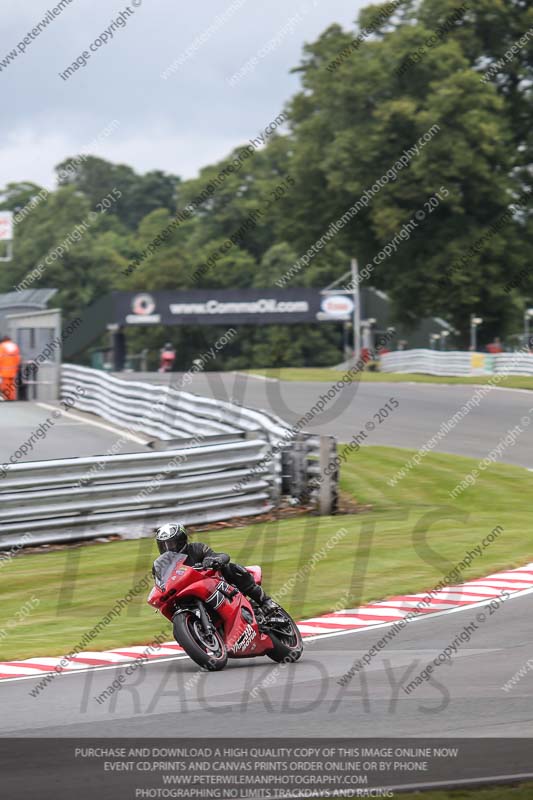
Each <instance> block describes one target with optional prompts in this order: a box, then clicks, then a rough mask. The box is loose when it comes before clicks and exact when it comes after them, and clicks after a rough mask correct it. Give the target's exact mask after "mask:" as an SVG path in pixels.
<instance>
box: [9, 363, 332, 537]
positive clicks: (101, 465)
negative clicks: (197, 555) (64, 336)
mask: <svg viewBox="0 0 533 800" xmlns="http://www.w3.org/2000/svg"><path fill="white" fill-rule="evenodd" d="M79 387H83V392H80V390H79ZM61 397H62V399H63V400H68V399H70V398H71V399H72V400H74V401H75V407H76V408H77V409H79V410H81V411H87V412H91V413H94V414H98V415H99V416H101V417H103V418H104V419H107V420H109V421H111V422H114V423H116V424H117V425H120V426H121V427H122V428H128V429H129V430H134V431H137V432H138V433H141V434H144V435H146V436H147V437H155V439H156V441H155V442H153V443H151V444H152V445H153V450H152V452H146V453H131V454H124V455H105V456H94V457H90V458H72V459H61V460H50V461H40V462H30V463H23V464H14V465H9V466H8V467H7V468H6V470H5V474H4V476H3V478H2V480H0V550H9V549H13V548H19V547H21V546H25V547H28V546H31V545H36V544H51V543H56V542H65V541H73V540H78V539H91V538H97V537H99V536H106V535H111V534H120V535H126V536H128V535H129V536H146V535H149V534H150V533H152V532H153V530H154V528H155V527H157V525H158V524H160V523H162V522H164V521H168V520H169V518H172V517H176V516H177V517H179V518H180V519H182V520H183V521H184V522H185V523H188V524H204V523H208V522H215V521H220V520H227V519H231V518H235V517H245V516H254V515H257V514H261V513H265V512H268V511H270V510H272V509H274V508H276V507H277V506H278V505H279V503H280V498H281V496H282V494H289V495H292V496H293V497H296V498H298V500H300V501H304V502H311V503H314V504H315V506H316V508H317V510H318V511H319V513H321V514H330V513H333V512H334V511H335V510H336V505H337V476H336V475H335V476H334V478H328V479H327V480H323V481H317V480H316V478H317V476H318V475H319V474H321V473H324V472H325V471H326V467H327V466H328V464H329V461H330V459H332V458H333V459H334V458H335V455H336V440H335V439H334V438H333V437H329V436H324V437H320V436H313V435H310V434H306V433H298V434H295V435H292V432H291V430H290V428H289V426H288V425H287V424H286V423H285V422H283V420H281V419H279V418H278V417H275V416H274V415H271V414H268V413H267V412H263V411H257V410H254V409H249V408H244V407H241V406H239V405H237V404H234V403H226V402H221V401H218V400H213V399H211V398H207V397H199V396H197V395H193V394H190V393H188V392H180V391H178V390H175V389H172V388H170V387H165V386H159V385H151V384H149V383H140V382H130V381H121V380H119V379H118V378H114V377H112V376H110V375H107V374H106V373H102V372H99V371H98V370H93V369H88V368H85V367H77V366H71V365H65V366H64V367H63V377H62V387H61ZM287 432H291V436H287ZM118 437H120V433H118ZM280 443H282V446H279V445H280ZM277 445H278V446H277Z"/></svg>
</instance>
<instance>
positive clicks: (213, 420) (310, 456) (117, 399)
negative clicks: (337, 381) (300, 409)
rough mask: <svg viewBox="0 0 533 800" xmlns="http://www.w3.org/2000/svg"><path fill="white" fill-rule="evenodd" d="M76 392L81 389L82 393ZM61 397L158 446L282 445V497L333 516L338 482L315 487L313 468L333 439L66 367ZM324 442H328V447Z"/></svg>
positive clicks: (236, 408)
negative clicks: (257, 441) (260, 440)
mask: <svg viewBox="0 0 533 800" xmlns="http://www.w3.org/2000/svg"><path fill="white" fill-rule="evenodd" d="M77 387H82V388H83V393H80V392H79V388H77ZM61 397H62V399H63V400H68V399H69V398H72V400H73V401H74V400H75V404H76V408H77V409H80V410H82V411H88V412H92V413H93V414H98V415H99V416H101V417H103V418H104V419H106V420H108V421H110V422H114V423H116V424H118V425H121V426H125V427H127V428H129V429H130V430H133V431H136V432H138V433H142V434H145V435H146V436H150V437H156V438H157V439H159V440H162V441H169V440H170V441H172V442H179V439H184V440H188V441H189V442H190V440H191V438H194V440H195V441H196V442H197V443H199V444H201V443H204V442H207V441H209V440H210V437H216V436H218V437H220V436H229V437H231V436H235V435H239V434H243V433H247V434H258V435H261V436H263V437H264V438H265V439H266V440H267V441H268V442H269V444H270V445H271V447H273V448H274V449H276V446H277V445H281V458H282V490H283V493H284V494H290V495H292V496H293V497H296V498H297V499H298V500H301V501H305V502H308V501H310V502H312V503H314V504H315V505H316V507H317V509H318V510H319V511H320V513H322V514H328V513H333V512H334V511H336V508H337V480H336V479H335V480H331V479H328V480H327V481H322V482H321V483H320V485H319V486H318V487H317V485H316V481H315V478H316V474H317V469H318V470H319V471H320V469H321V470H325V468H326V467H327V461H326V456H327V453H328V452H329V453H330V457H332V458H335V455H336V440H335V439H334V438H332V437H321V436H316V435H312V434H307V433H293V432H292V431H291V429H290V426H289V425H288V424H287V423H286V422H284V421H283V420H282V419H281V418H280V417H277V416H275V415H274V414H271V413H269V412H266V411H263V410H257V409H252V408H246V407H245V406H241V405H238V404H237V403H230V402H226V401H222V400H215V399H214V398H209V397H203V396H200V395H196V394H192V393H190V392H184V391H181V390H178V389H175V388H173V387H172V386H165V385H160V384H151V383H147V382H144V381H142V382H141V381H130V380H127V381H124V380H121V379H120V378H117V377H114V376H112V375H108V374H107V373H105V372H101V371H99V370H95V369H89V368H88V367H78V366H74V365H70V364H65V365H64V366H63V369H62V384H61ZM288 433H290V434H291V435H290V436H287V434H288ZM322 439H325V440H327V444H326V445H325V444H324V442H322ZM328 486H329V487H330V491H329V495H328V488H327V487H328ZM328 498H329V499H328Z"/></svg>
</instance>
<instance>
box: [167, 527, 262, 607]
mask: <svg viewBox="0 0 533 800" xmlns="http://www.w3.org/2000/svg"><path fill="white" fill-rule="evenodd" d="M155 538H156V542H157V547H158V550H159V553H160V554H161V555H163V553H168V552H173V553H182V554H186V556H187V558H186V560H185V562H184V563H185V565H186V566H188V567H192V566H194V565H195V564H199V563H201V564H202V566H203V567H204V569H220V572H221V573H222V575H223V576H224V578H225V579H226V581H227V582H228V583H231V584H232V585H233V586H236V587H237V589H238V590H239V591H240V592H242V593H243V594H245V595H247V597H250V598H251V599H252V600H254V601H255V602H256V603H257V604H258V605H259V606H261V609H262V611H263V612H264V613H266V614H270V613H272V612H273V611H276V610H277V609H278V605H277V603H276V602H275V601H274V600H272V598H271V597H269V596H268V595H266V594H265V592H264V591H263V589H262V588H261V586H259V584H257V583H256V582H255V581H254V579H253V577H252V575H251V574H250V573H249V572H248V570H247V569H246V568H245V567H241V565H240V564H235V563H233V562H232V561H231V560H230V557H229V555H228V554H227V553H215V552H214V550H212V549H211V548H210V547H209V546H208V545H206V544H203V543H202V542H189V537H188V535H187V531H186V529H185V526H184V525H182V524H181V523H180V522H171V523H168V524H167V525H163V526H162V527H161V528H158V529H157V531H156V536H155ZM153 572H154V568H153V567H152V573H153Z"/></svg>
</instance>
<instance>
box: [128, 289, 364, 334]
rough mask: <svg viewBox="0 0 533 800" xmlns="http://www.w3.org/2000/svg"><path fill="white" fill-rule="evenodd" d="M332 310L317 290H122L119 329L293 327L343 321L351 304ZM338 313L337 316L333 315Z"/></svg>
mask: <svg viewBox="0 0 533 800" xmlns="http://www.w3.org/2000/svg"><path fill="white" fill-rule="evenodd" d="M342 299H343V302H344V303H345V304H344V305H343V307H342V308H340V306H338V307H333V305H332V299H331V298H328V297H323V296H322V295H321V294H320V291H319V290H317V289H297V288H296V289H218V290H217V289H195V290H191V291H179V292H178V291H175V292H173V291H161V292H138V293H134V292H117V293H115V296H114V305H115V314H114V321H115V322H117V323H118V324H119V325H123V324H125V325H143V326H146V325H229V324H232V325H272V324H278V325H287V324H288V325H291V324H294V325H295V324H300V323H304V322H308V323H313V322H317V321H324V322H327V321H329V322H340V321H342V320H343V319H347V318H348V314H349V310H350V309H351V306H350V304H349V301H348V303H347V302H346V300H345V299H344V298H342ZM332 312H333V313H332Z"/></svg>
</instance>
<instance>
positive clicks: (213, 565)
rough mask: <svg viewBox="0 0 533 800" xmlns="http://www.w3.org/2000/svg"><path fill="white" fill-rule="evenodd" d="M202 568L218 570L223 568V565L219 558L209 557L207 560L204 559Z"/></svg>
mask: <svg viewBox="0 0 533 800" xmlns="http://www.w3.org/2000/svg"><path fill="white" fill-rule="evenodd" d="M202 566H203V568H204V569H218V568H219V567H220V566H221V564H220V561H219V560H218V558H214V557H213V556H207V558H204V560H203V562H202Z"/></svg>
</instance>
